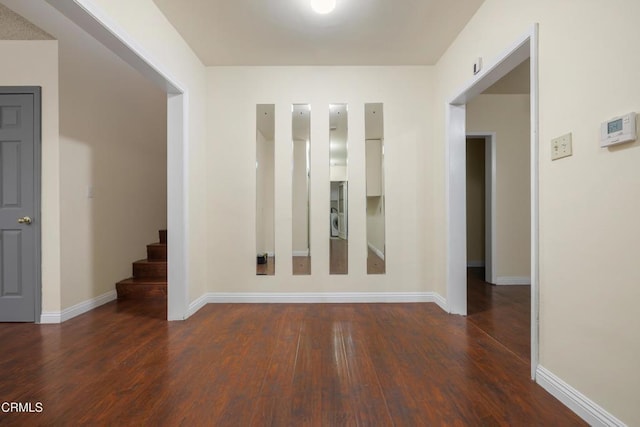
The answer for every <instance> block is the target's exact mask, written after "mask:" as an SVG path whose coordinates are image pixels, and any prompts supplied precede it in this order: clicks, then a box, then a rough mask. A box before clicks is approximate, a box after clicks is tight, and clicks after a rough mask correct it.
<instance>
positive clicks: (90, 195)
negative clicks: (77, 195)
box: [87, 185, 94, 199]
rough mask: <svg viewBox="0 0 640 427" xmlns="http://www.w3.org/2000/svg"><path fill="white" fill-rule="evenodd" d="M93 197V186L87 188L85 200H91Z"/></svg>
mask: <svg viewBox="0 0 640 427" xmlns="http://www.w3.org/2000/svg"><path fill="white" fill-rule="evenodd" d="M93 196H94V191H93V185H90V186H88V187H87V199H93Z"/></svg>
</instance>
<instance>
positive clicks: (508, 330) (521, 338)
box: [467, 268, 531, 363]
mask: <svg viewBox="0 0 640 427" xmlns="http://www.w3.org/2000/svg"><path fill="white" fill-rule="evenodd" d="M467 318H468V319H469V321H470V322H471V323H473V324H474V325H476V326H477V327H478V328H480V329H482V330H483V331H484V332H485V333H486V334H487V335H489V336H491V337H492V338H494V339H495V340H496V341H498V342H499V343H501V344H502V345H504V346H505V347H506V348H508V349H509V350H510V351H512V352H513V353H515V354H516V355H517V356H518V357H520V358H521V359H522V360H524V361H525V362H526V363H530V361H531V286H522V285H508V286H496V285H492V284H490V283H487V282H485V281H484V268H469V269H467Z"/></svg>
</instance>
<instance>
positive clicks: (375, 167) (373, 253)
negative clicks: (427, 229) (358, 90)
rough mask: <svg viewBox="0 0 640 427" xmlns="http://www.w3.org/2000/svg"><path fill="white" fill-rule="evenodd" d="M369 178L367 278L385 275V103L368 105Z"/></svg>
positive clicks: (367, 143) (365, 112) (367, 166)
mask: <svg viewBox="0 0 640 427" xmlns="http://www.w3.org/2000/svg"><path fill="white" fill-rule="evenodd" d="M364 114H365V117H364V126H365V158H366V174H367V274H384V273H385V271H386V266H385V251H386V248H385V246H386V241H385V221H384V217H385V212H384V124H383V122H384V120H383V113H382V104H381V103H372V104H365V106H364Z"/></svg>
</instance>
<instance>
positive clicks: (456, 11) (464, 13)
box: [153, 0, 484, 66]
mask: <svg viewBox="0 0 640 427" xmlns="http://www.w3.org/2000/svg"><path fill="white" fill-rule="evenodd" d="M153 1H154V2H155V3H156V5H158V7H159V8H160V10H162V12H163V13H164V14H165V16H166V17H167V18H168V20H169V21H170V22H171V23H172V24H173V26H174V27H175V28H176V29H177V30H178V32H179V33H180V34H181V35H182V37H184V39H185V40H186V41H187V43H189V45H190V46H191V47H192V49H193V50H194V51H195V52H196V54H197V55H198V56H199V57H200V59H201V60H202V62H203V63H204V64H205V65H210V66H214V65H432V64H435V63H436V62H437V60H438V59H439V58H440V56H441V55H442V53H443V52H444V51H445V50H446V49H447V47H448V46H449V45H450V44H451V42H452V41H453V39H454V38H455V37H456V36H457V35H458V33H459V32H460V30H462V28H464V26H465V25H466V23H467V22H468V21H469V19H471V17H472V16H473V14H474V13H475V12H476V10H477V9H478V8H479V7H480V5H481V4H482V3H483V1H484V0H455V1H451V0H337V6H336V9H335V10H334V11H333V12H332V13H330V14H328V15H318V14H315V13H314V12H313V11H312V10H311V7H310V0H269V1H266V0H153Z"/></svg>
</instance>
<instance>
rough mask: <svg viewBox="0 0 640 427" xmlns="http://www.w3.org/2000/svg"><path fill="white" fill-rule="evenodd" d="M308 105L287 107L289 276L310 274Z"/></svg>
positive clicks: (309, 135) (309, 123)
mask: <svg viewBox="0 0 640 427" xmlns="http://www.w3.org/2000/svg"><path fill="white" fill-rule="evenodd" d="M310 125H311V106H310V105H309V104H294V105H293V106H292V107H291V134H292V136H293V159H292V161H293V169H292V199H291V201H292V212H291V214H292V227H293V230H292V239H293V242H292V244H293V245H292V248H293V274H294V275H308V274H311V245H310V236H309V194H310V183H311V163H310V160H311V145H310V139H311V127H310Z"/></svg>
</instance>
